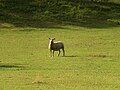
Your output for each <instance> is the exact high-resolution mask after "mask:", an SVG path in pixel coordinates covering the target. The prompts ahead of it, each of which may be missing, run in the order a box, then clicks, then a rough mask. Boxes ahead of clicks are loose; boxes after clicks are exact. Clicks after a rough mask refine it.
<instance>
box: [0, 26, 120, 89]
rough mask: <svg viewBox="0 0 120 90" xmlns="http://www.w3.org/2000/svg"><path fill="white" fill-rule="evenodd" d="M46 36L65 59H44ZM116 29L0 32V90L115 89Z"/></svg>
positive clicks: (119, 58)
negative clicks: (62, 51)
mask: <svg viewBox="0 0 120 90" xmlns="http://www.w3.org/2000/svg"><path fill="white" fill-rule="evenodd" d="M49 37H55V38H56V41H57V40H61V41H63V42H64V44H65V51H66V56H65V57H62V55H61V56H60V57H58V56H57V52H55V57H50V54H49V50H48V42H49ZM119 51H120V27H110V28H109V27H108V28H86V27H79V26H70V25H69V26H61V27H55V28H52V27H51V28H31V27H26V28H25V27H24V28H22V27H8V28H0V90H119V89H120V69H119V68H120V53H119Z"/></svg>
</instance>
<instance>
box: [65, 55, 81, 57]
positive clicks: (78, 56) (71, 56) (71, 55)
mask: <svg viewBox="0 0 120 90" xmlns="http://www.w3.org/2000/svg"><path fill="white" fill-rule="evenodd" d="M64 57H79V56H77V55H66V56H64Z"/></svg>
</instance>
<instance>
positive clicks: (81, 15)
mask: <svg viewBox="0 0 120 90" xmlns="http://www.w3.org/2000/svg"><path fill="white" fill-rule="evenodd" d="M107 1H108V0H107ZM0 23H1V24H3V23H8V24H10V25H11V26H17V27H28V26H29V27H48V26H50V27H51V26H52V27H54V26H56V25H57V24H56V23H58V24H61V23H64V24H73V25H78V26H83V27H98V28H102V27H112V26H119V23H120V4H119V1H117V0H116V1H115V2H112V0H111V1H109V2H98V1H97V0H92V1H87V0H86V1H82V0H76V1H72V0H59V1H57V0H19V1H18V0H0ZM3 26H4V25H3Z"/></svg>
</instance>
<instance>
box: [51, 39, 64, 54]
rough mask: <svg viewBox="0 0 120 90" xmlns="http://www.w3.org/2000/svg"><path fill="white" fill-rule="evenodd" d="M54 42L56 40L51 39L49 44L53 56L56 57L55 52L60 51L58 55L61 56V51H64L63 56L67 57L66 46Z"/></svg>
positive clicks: (59, 42)
mask: <svg viewBox="0 0 120 90" xmlns="http://www.w3.org/2000/svg"><path fill="white" fill-rule="evenodd" d="M49 39H50V38H49ZM54 40H55V38H54V39H50V42H49V49H50V53H52V54H53V55H52V56H54V51H59V53H58V56H59V55H60V50H61V49H62V51H63V56H65V50H64V44H63V43H62V42H61V41H57V42H54Z"/></svg>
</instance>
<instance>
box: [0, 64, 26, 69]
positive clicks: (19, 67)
mask: <svg viewBox="0 0 120 90" xmlns="http://www.w3.org/2000/svg"><path fill="white" fill-rule="evenodd" d="M23 68H25V66H23V65H18V64H17V65H11V64H0V69H23Z"/></svg>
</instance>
